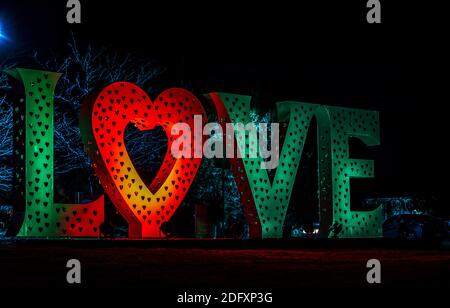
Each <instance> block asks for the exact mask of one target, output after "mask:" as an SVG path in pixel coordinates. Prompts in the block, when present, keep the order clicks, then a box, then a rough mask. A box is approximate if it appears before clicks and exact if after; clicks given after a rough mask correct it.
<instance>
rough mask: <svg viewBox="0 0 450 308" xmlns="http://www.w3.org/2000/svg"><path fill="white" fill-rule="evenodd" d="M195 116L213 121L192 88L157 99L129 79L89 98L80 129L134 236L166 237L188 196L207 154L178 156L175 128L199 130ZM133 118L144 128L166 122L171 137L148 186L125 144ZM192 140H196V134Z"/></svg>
mask: <svg viewBox="0 0 450 308" xmlns="http://www.w3.org/2000/svg"><path fill="white" fill-rule="evenodd" d="M194 115H201V116H202V120H203V123H202V124H203V125H204V124H205V123H206V122H207V119H206V114H205V110H204V109H203V106H202V105H201V103H200V101H199V100H198V99H197V98H196V97H195V96H194V95H193V94H192V93H191V92H189V91H187V90H184V89H179V88H172V89H168V90H166V91H164V92H163V93H161V94H160V95H159V96H158V97H157V98H156V99H155V100H154V101H153V102H152V101H151V100H150V98H149V97H148V95H147V94H146V93H145V92H144V91H143V90H142V89H141V88H140V87H138V86H136V85H134V84H132V83H128V82H115V83H112V84H110V85H109V86H107V87H106V88H105V89H103V90H102V91H101V92H100V93H99V94H98V95H97V96H95V97H94V96H91V97H87V98H86V99H85V101H84V102H83V106H82V110H81V118H80V127H81V133H82V139H83V142H84V144H85V147H86V151H87V152H88V154H89V156H90V157H91V159H92V167H93V168H94V170H95V173H96V175H97V177H98V178H99V179H100V181H101V184H102V186H103V188H104V189H105V191H106V193H107V194H108V196H109V198H110V199H111V201H112V202H113V203H114V205H115V206H116V208H117V209H118V211H119V212H120V214H121V215H122V216H123V217H124V218H125V219H126V221H127V222H128V228H129V231H128V235H129V236H130V237H160V236H161V234H162V233H161V231H160V226H161V223H163V222H165V221H168V220H169V219H170V217H172V215H173V213H174V212H175V210H176V209H177V208H178V206H179V205H180V204H181V202H182V200H183V198H184V197H185V195H186V192H187V191H188V189H189V186H190V185H191V183H192V181H193V179H194V177H195V175H196V173H197V170H198V167H199V166H200V163H201V158H185V157H181V158H177V159H175V158H174V157H173V156H172V154H171V146H172V143H173V141H174V140H175V139H176V138H177V137H178V136H172V135H171V128H172V126H173V124H175V123H179V122H184V123H186V124H188V125H189V127H191V131H192V132H193V127H194ZM130 122H131V123H133V124H134V125H136V127H138V128H139V129H140V130H150V129H153V128H155V127H156V126H161V127H162V128H163V129H164V131H165V132H166V135H167V139H168V146H167V153H166V155H165V158H164V161H163V163H162V165H161V168H160V169H159V171H158V173H157V175H156V177H155V178H154V179H153V181H152V183H151V184H150V185H149V186H148V187H147V185H146V184H145V183H144V182H143V181H142V179H141V178H140V177H139V175H138V173H137V171H136V169H135V168H134V166H133V164H132V162H131V160H130V157H129V155H128V152H127V149H126V148H125V142H124V131H125V128H126V126H127V125H128V123H130ZM190 138H191V144H194V142H193V134H191V137H190ZM190 156H191V157H193V155H190Z"/></svg>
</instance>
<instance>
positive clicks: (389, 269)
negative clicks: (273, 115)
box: [0, 241, 450, 290]
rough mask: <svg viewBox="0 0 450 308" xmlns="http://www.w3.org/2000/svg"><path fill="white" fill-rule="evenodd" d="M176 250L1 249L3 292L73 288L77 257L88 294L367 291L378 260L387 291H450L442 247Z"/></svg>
mask: <svg viewBox="0 0 450 308" xmlns="http://www.w3.org/2000/svg"><path fill="white" fill-rule="evenodd" d="M160 243H164V242H160ZM173 243H174V244H170V245H167V244H163V245H161V244H159V243H157V244H156V245H155V244H152V243H150V244H146V243H141V242H139V241H137V242H136V241H134V242H133V241H132V242H124V241H121V242H119V241H112V242H111V241H108V242H106V241H104V242H98V241H91V242H74V243H69V244H66V243H61V242H46V241H38V242H33V243H32V244H29V243H17V242H0V277H1V281H0V285H2V286H3V287H35V286H45V287H61V286H66V285H67V283H66V281H65V278H66V273H67V268H66V262H67V260H69V259H72V258H75V259H78V260H79V261H80V262H81V266H82V284H81V285H82V287H88V288H89V287H127V288H129V287H138V286H140V287H142V286H151V287H156V288H170V289H171V290H185V289H190V288H195V289H202V288H204V289H215V290H229V289H234V290H247V289H249V288H251V289H252V290H277V289H286V288H289V289H291V288H294V289H295V288H302V287H312V288H319V287H320V288H332V289H336V288H354V287H358V288H359V287H371V286H370V285H369V284H368V283H367V282H366V273H367V271H368V269H367V268H366V262H367V260H369V259H373V258H375V259H379V260H380V262H381V266H382V284H381V285H382V286H383V287H388V288H394V289H395V288H399V287H408V288H409V287H417V288H423V287H424V286H426V287H440V288H447V289H448V288H449V287H450V250H448V249H442V248H436V247H425V248H424V247H419V248H414V247H401V248H393V247H392V246H393V245H389V247H380V245H378V244H377V245H375V246H377V247H376V248H370V247H362V248H357V247H351V246H352V245H343V246H336V245H322V244H320V245H313V246H311V245H309V246H308V245H303V246H305V247H301V246H302V244H301V243H300V244H296V245H284V244H279V245H243V244H239V245H233V244H229V243H227V244H225V245H221V244H220V243H219V244H214V245H209V244H208V242H207V241H203V242H202V244H201V245H197V244H195V243H194V244H193V245H191V244H190V243H182V244H178V243H177V242H175V241H174V242H173ZM209 243H211V242H209ZM209 246H210V247H211V248H208V247H209ZM365 246H370V245H365ZM381 246H382V245H381ZM221 247H222V248H221Z"/></svg>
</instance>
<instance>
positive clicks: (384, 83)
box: [0, 0, 448, 200]
mask: <svg viewBox="0 0 450 308" xmlns="http://www.w3.org/2000/svg"><path fill="white" fill-rule="evenodd" d="M18 2H19V3H18ZM65 2H66V1H47V0H46V1H41V0H39V1H36V0H35V1H2V2H1V4H0V23H1V29H2V31H3V32H4V34H5V35H6V36H7V37H8V40H7V41H5V40H4V41H2V42H1V43H0V56H1V57H3V56H6V55H7V54H11V53H30V54H33V53H34V52H36V51H39V52H40V53H44V54H45V53H51V52H53V53H56V54H58V53H62V52H64V50H65V49H66V48H67V41H68V39H69V38H70V36H71V33H73V35H74V36H75V37H76V38H77V39H78V40H79V41H80V42H82V43H84V44H87V43H91V44H93V45H95V46H110V48H113V49H115V50H117V51H118V52H119V53H131V54H133V55H136V56H137V57H139V58H143V59H147V58H148V59H157V60H158V61H160V62H161V63H162V64H163V65H164V66H165V67H167V70H166V72H165V73H164V76H162V79H163V81H164V85H166V86H167V87H170V86H177V85H178V84H180V83H181V82H182V81H186V80H187V81H190V82H192V83H193V84H194V85H195V86H196V88H197V89H198V90H197V94H200V93H204V92H206V91H208V92H210V91H211V92H212V91H222V92H234V93H240V94H252V92H254V91H256V92H258V93H259V95H258V97H256V98H255V101H254V103H255V104H256V105H261V106H262V107H263V108H270V107H271V106H274V103H275V102H276V101H280V100H298V101H304V102H311V103H320V104H327V105H336V106H342V107H356V108H363V109H364V108H367V109H372V110H378V111H380V119H381V127H380V128H381V146H379V147H377V148H375V149H369V150H367V151H368V152H367V153H368V155H367V157H369V158H372V157H373V158H374V159H375V160H376V161H375V164H376V168H377V169H376V170H377V171H376V172H377V174H376V176H377V178H376V180H375V181H376V185H375V186H376V190H377V195H378V196H382V195H401V194H409V193H425V194H434V195H437V196H440V198H441V200H445V196H444V192H445V191H444V183H445V182H446V181H444V180H443V177H444V176H445V175H446V173H445V170H446V169H447V165H448V163H447V161H446V160H444V159H447V155H446V153H445V152H446V151H445V150H444V148H445V147H446V145H445V143H444V142H445V141H446V140H448V138H446V135H445V134H444V131H446V123H447V114H446V112H445V111H444V110H445V107H444V104H445V102H446V99H445V97H443V96H440V95H439V94H438V93H439V92H443V91H442V90H443V84H444V79H440V78H443V77H441V76H443V74H442V72H443V71H444V65H445V64H446V63H447V62H448V61H447V60H444V55H445V53H446V50H445V48H444V45H445V42H444V37H445V36H444V34H443V32H444V28H445V27H443V26H444V25H441V24H440V22H441V19H439V18H437V17H433V18H430V15H429V13H430V9H431V8H429V7H424V4H423V3H422V4H421V5H420V6H419V5H416V4H413V3H411V2H410V1H395V2H396V4H395V7H394V6H393V5H394V4H392V3H388V1H382V4H383V7H382V20H383V24H381V25H368V24H367V23H366V21H365V13H366V8H365V3H366V1H329V2H335V3H334V4H332V5H331V4H330V3H327V2H325V1H314V5H313V4H311V3H312V2H313V1H309V4H308V5H306V4H303V5H300V6H298V4H297V3H295V5H294V4H288V3H291V2H293V1H286V3H284V2H283V1H277V2H276V4H275V3H271V4H267V5H266V4H264V5H263V4H260V2H261V1H258V2H255V3H258V4H257V5H256V4H255V5H248V6H242V5H239V2H238V1H236V2H233V1H218V2H217V1H210V2H206V3H209V4H206V5H199V4H197V5H192V4H183V5H180V4H178V3H176V2H173V1H164V2H165V4H164V5H161V4H155V3H154V2H156V1H142V0H141V1H136V0H128V1H120V2H119V1H82V24H81V25H69V24H67V23H66V21H65V15H66V8H65ZM144 2H146V3H147V5H146V6H145V5H144V4H143V3H144ZM212 2H214V4H212ZM240 2H242V1H240ZM336 2H339V4H337V3H336ZM344 2H345V3H344ZM389 2H392V1H389ZM306 3H308V2H306ZM437 9H438V8H437ZM438 10H439V9H438ZM447 54H448V53H447Z"/></svg>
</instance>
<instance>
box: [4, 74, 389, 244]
mask: <svg viewBox="0 0 450 308" xmlns="http://www.w3.org/2000/svg"><path fill="white" fill-rule="evenodd" d="M9 73H10V74H11V75H12V76H13V77H15V78H16V79H18V80H21V81H22V82H23V85H24V89H25V96H26V98H25V99H21V100H20V101H19V102H17V106H18V110H23V113H24V115H23V121H22V122H21V121H20V120H19V121H18V122H17V123H16V125H18V126H21V125H23V129H22V130H20V129H19V132H20V131H22V132H23V135H24V136H22V137H23V142H22V143H19V144H21V145H22V148H24V149H25V150H24V153H25V155H24V157H23V164H24V165H25V170H24V171H25V172H24V173H23V181H22V182H21V183H22V185H23V187H24V195H25V202H26V213H25V218H24V223H23V225H22V228H21V230H20V232H19V234H18V235H19V236H97V235H98V232H99V225H100V223H101V222H102V221H103V197H100V198H99V199H98V200H97V201H94V202H92V203H90V204H83V205H61V204H54V203H53V136H52V135H53V90H54V88H55V86H56V82H57V80H58V77H59V75H58V74H57V73H52V72H42V71H35V70H27V69H16V70H12V71H9ZM207 96H208V98H209V99H210V101H211V103H212V106H213V107H214V108H215V111H216V113H217V116H218V118H219V119H220V121H219V124H220V125H221V126H222V127H224V123H227V122H231V123H249V122H250V119H249V115H250V103H251V97H249V96H243V95H236V94H227V93H210V94H208V95H207ZM276 109H277V115H278V122H280V123H285V124H286V125H287V130H286V132H285V137H284V142H283V144H282V146H280V149H279V150H280V151H279V152H278V151H277V154H276V155H277V157H276V158H277V163H278V164H277V167H276V173H275V176H274V179H273V180H271V179H269V176H268V173H267V170H265V169H263V168H261V165H262V163H263V157H261V156H256V157H250V156H248V157H247V156H242V157H240V156H236V157H228V156H227V157H228V159H229V160H230V162H231V170H232V172H233V175H234V178H235V181H236V184H237V187H238V190H239V193H240V196H241V198H240V200H241V203H242V206H243V211H244V215H245V218H246V220H247V223H248V224H249V230H250V236H251V237H252V238H281V237H282V229H283V224H284V220H285V216H286V212H287V208H288V206H289V203H290V201H291V200H290V198H291V195H292V191H293V189H294V183H295V179H296V175H297V170H298V168H299V166H300V164H301V161H300V158H301V154H302V150H303V146H304V143H305V139H306V134H307V131H308V128H309V126H310V123H311V120H312V118H313V117H315V118H316V120H317V125H318V144H317V149H318V160H319V161H318V175H319V177H318V181H319V183H318V184H319V185H318V186H319V193H318V198H319V206H320V231H319V233H320V235H321V236H322V237H328V236H332V237H377V236H381V235H382V234H381V226H382V211H381V210H382V209H381V207H378V208H376V209H375V210H372V211H353V210H352V209H351V205H350V179H351V178H369V177H373V176H374V167H373V162H372V161H370V160H361V159H352V158H351V157H349V145H348V138H349V137H356V138H359V139H361V140H362V141H363V142H365V143H366V144H367V145H368V146H373V145H378V144H379V119H378V112H376V111H368V110H360V109H349V108H341V107H332V106H323V105H317V104H310V103H302V102H294V101H286V102H279V103H277V104H276ZM197 118H200V119H201V120H200V125H201V126H203V125H205V124H206V122H207V119H206V114H205V110H204V109H203V106H202V105H201V103H200V101H199V100H198V99H197V98H196V97H195V96H194V95H193V94H192V93H190V92H189V91H187V90H183V89H179V88H172V89H168V90H166V91H164V92H162V93H161V94H160V95H159V96H158V97H156V99H154V100H151V99H150V98H149V97H148V96H147V94H146V93H145V92H144V91H143V90H142V89H140V88H139V87H138V86H136V85H134V84H132V83H128V82H116V83H113V84H110V85H108V86H107V87H105V88H104V89H103V90H102V91H100V92H99V93H98V94H96V95H95V96H94V95H92V96H88V97H87V98H86V99H85V101H84V103H83V106H82V110H81V117H80V128H81V132H82V140H83V142H84V144H85V148H86V151H87V153H88V154H89V156H90V157H91V160H92V167H93V168H94V170H95V173H96V175H97V177H98V178H99V179H100V182H101V184H102V186H103V188H104V190H105V192H106V193H107V195H108V196H109V198H110V199H111V201H112V202H113V203H114V205H115V206H116V208H117V210H118V211H119V212H120V214H121V215H122V216H123V217H124V218H125V219H126V221H127V222H128V225H129V236H130V237H139V238H142V237H160V236H161V232H160V227H161V224H162V223H163V222H166V221H168V220H169V219H170V218H171V217H172V215H173V214H174V212H175V211H176V209H177V208H178V207H179V205H180V204H181V202H182V201H183V199H184V197H185V196H186V193H187V191H188V190H189V187H190V185H191V184H192V181H193V179H194V178H195V176H196V173H197V170H198V168H199V166H200V164H201V160H202V154H201V151H202V150H203V148H202V142H203V139H202V138H203V136H201V137H200V139H199V138H198V136H196V135H195V134H190V132H189V134H187V133H186V132H185V131H180V130H179V129H178V130H174V127H179V126H178V125H179V124H180V123H181V122H182V123H184V124H185V127H187V128H186V129H185V130H189V131H190V128H191V127H195V124H196V123H197V120H196V119H197ZM129 123H132V124H133V125H135V126H136V127H137V128H138V129H140V130H151V129H154V128H155V127H157V126H160V127H162V128H163V130H164V131H165V133H166V135H167V137H168V150H167V153H166V155H165V157H164V160H163V163H162V165H161V168H160V170H159V171H158V173H157V175H156V176H155V178H154V179H153V180H152V181H151V183H149V184H148V185H147V184H146V183H144V181H143V180H142V179H141V178H140V176H139V175H138V173H137V171H136V169H135V168H134V166H133V164H132V161H131V159H130V157H129V155H128V152H127V150H126V147H125V143H124V131H125V128H126V126H127V125H128V124H129ZM194 130H196V129H195V128H194ZM174 131H175V132H177V133H179V135H174V134H173V133H174ZM200 135H201V131H200ZM196 137H197V139H196ZM19 139H20V138H19ZM226 139H227V140H228V139H231V140H234V141H236V143H237V144H238V149H247V148H250V147H252V146H253V145H254V143H255V141H252V140H251V139H250V138H247V136H246V135H245V134H238V133H233V134H231V135H227V136H226ZM180 140H181V142H180ZM192 144H194V147H191V146H190V145H192ZM174 147H175V148H177V147H179V148H180V151H181V156H177V157H176V158H175V157H174V155H172V153H171V152H170V149H173V148H174ZM237 151H239V150H237ZM18 153H20V151H19V152H18ZM278 156H279V157H278ZM278 158H279V160H278ZM17 176H18V177H19V178H20V177H21V174H20V172H19V173H18V174H17ZM300 180H301V179H300ZM332 226H333V228H332V230H331V232H330V227H332Z"/></svg>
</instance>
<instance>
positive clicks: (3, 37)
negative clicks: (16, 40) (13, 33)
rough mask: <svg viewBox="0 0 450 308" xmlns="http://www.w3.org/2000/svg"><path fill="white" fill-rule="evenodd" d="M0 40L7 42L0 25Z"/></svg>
mask: <svg viewBox="0 0 450 308" xmlns="http://www.w3.org/2000/svg"><path fill="white" fill-rule="evenodd" d="M0 39H3V40H7V39H8V38H7V37H6V35H5V34H4V33H3V29H2V25H0Z"/></svg>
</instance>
